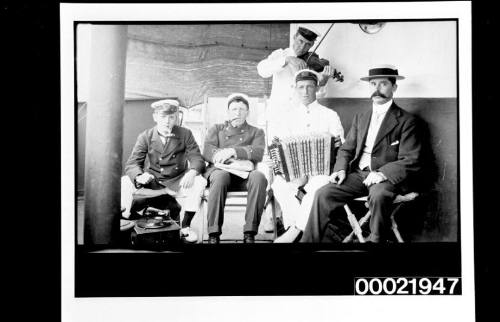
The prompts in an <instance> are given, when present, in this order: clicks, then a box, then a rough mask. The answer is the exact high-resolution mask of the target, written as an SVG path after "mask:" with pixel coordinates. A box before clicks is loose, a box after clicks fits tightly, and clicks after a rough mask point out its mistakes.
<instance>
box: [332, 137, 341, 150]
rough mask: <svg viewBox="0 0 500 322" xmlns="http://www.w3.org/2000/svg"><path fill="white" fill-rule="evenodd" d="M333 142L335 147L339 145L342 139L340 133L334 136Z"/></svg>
mask: <svg viewBox="0 0 500 322" xmlns="http://www.w3.org/2000/svg"><path fill="white" fill-rule="evenodd" d="M333 144H334V146H335V147H336V148H338V147H340V146H341V145H342V139H341V138H340V135H338V136H335V137H334V138H333Z"/></svg>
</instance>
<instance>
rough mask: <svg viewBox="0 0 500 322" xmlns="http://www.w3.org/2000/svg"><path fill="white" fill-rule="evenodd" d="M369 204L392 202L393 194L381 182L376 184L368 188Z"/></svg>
mask: <svg viewBox="0 0 500 322" xmlns="http://www.w3.org/2000/svg"><path fill="white" fill-rule="evenodd" d="M369 197H370V204H381V203H382V204H383V203H392V201H393V200H394V197H395V194H394V192H392V191H390V190H388V189H387V187H385V186H384V185H381V184H376V185H375V186H373V187H372V188H371V189H370V196H369Z"/></svg>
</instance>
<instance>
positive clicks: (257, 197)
mask: <svg viewBox="0 0 500 322" xmlns="http://www.w3.org/2000/svg"><path fill="white" fill-rule="evenodd" d="M227 111H228V121H226V122H225V123H223V124H216V125H214V126H213V127H211V128H210V129H209V130H208V133H207V135H206V138H205V145H204V148H203V157H204V158H205V160H206V161H207V162H209V166H208V167H207V171H206V172H205V174H204V176H205V178H207V180H208V186H209V189H210V193H209V195H208V233H209V243H212V244H217V243H219V242H220V239H219V236H220V234H221V232H222V230H221V229H222V224H223V221H224V205H225V203H226V197H227V191H228V190H233V191H235V190H236V191H242V190H243V191H245V190H247V191H248V202H247V208H246V212H245V226H244V227H243V233H244V234H243V241H244V242H245V243H253V242H255V237H254V236H255V235H256V234H257V230H258V227H259V223H260V219H261V216H262V212H263V210H264V203H265V199H266V187H267V180H266V178H265V176H264V174H262V172H260V171H257V170H253V171H250V173H249V175H248V178H246V179H244V178H241V177H239V176H237V175H234V174H232V173H229V172H227V171H225V170H221V169H218V168H216V167H215V166H214V165H215V164H223V163H227V162H228V161H229V160H250V161H251V162H252V163H253V165H252V166H253V168H255V164H257V163H258V162H260V161H262V156H263V154H264V148H265V138H264V131H263V130H261V129H258V128H256V127H254V126H251V125H250V124H248V123H247V122H246V118H247V115H248V112H249V99H248V97H247V96H246V95H245V94H240V93H236V94H232V95H230V96H229V97H228V99H227Z"/></svg>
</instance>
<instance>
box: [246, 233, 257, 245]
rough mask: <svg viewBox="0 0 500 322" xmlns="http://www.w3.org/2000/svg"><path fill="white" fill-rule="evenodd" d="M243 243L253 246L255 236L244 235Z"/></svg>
mask: <svg viewBox="0 0 500 322" xmlns="http://www.w3.org/2000/svg"><path fill="white" fill-rule="evenodd" d="M243 242H244V243H245V244H253V243H255V235H254V234H251V233H245V234H244V235H243Z"/></svg>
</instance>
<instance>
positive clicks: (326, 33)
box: [306, 23, 335, 64]
mask: <svg viewBox="0 0 500 322" xmlns="http://www.w3.org/2000/svg"><path fill="white" fill-rule="evenodd" d="M334 24H335V23H332V24H331V25H330V27H329V28H328V30H327V31H326V32H325V35H324V36H323V38H321V40H320V41H319V43H318V45H317V46H316V48H314V50H313V51H312V53H311V54H310V55H309V57H307V59H306V64H307V62H308V61H309V58H311V56H312V55H313V54H314V53H315V52H316V49H318V48H319V46H320V45H321V43H322V42H323V40H325V38H326V35H328V33H329V32H330V29H332V27H333V25H334Z"/></svg>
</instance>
